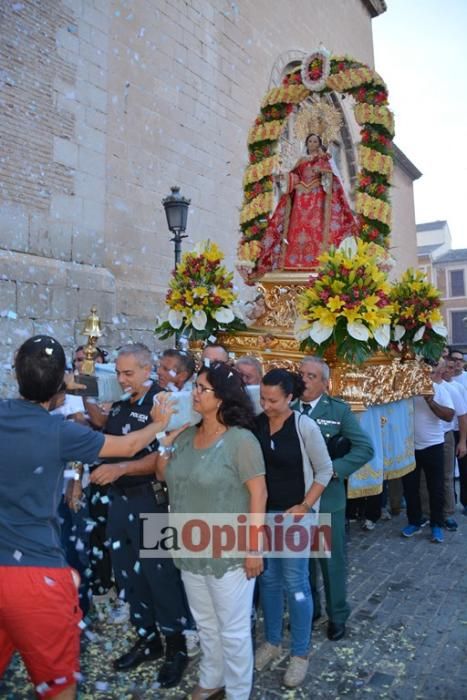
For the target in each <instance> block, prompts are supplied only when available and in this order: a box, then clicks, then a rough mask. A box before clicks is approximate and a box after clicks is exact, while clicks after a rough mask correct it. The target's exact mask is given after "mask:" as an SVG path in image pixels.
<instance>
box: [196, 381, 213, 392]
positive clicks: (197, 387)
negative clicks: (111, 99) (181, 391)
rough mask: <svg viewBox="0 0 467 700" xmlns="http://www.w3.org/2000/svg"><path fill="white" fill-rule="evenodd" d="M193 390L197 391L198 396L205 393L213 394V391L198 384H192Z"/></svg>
mask: <svg viewBox="0 0 467 700" xmlns="http://www.w3.org/2000/svg"><path fill="white" fill-rule="evenodd" d="M193 390H194V391H197V392H198V393H199V394H204V393H205V392H211V393H212V394H214V393H215V392H214V389H210V388H209V387H208V386H203V385H202V384H198V382H194V383H193Z"/></svg>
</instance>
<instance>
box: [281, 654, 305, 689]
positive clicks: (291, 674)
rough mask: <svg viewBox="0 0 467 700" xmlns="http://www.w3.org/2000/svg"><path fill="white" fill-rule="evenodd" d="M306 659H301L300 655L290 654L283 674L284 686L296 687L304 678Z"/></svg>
mask: <svg viewBox="0 0 467 700" xmlns="http://www.w3.org/2000/svg"><path fill="white" fill-rule="evenodd" d="M308 664H309V660H308V659H302V658H301V657H300V656H291V657H290V661H289V665H288V666H287V671H286V672H285V675H284V685H285V687H286V688H296V687H297V686H298V685H301V684H302V683H303V681H304V680H305V676H306V674H307V671H308Z"/></svg>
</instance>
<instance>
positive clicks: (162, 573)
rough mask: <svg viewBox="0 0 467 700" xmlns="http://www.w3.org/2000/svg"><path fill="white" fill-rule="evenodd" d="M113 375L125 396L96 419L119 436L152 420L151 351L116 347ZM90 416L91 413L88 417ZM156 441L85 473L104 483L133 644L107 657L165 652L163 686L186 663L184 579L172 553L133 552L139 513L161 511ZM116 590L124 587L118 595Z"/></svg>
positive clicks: (128, 660)
mask: <svg viewBox="0 0 467 700" xmlns="http://www.w3.org/2000/svg"><path fill="white" fill-rule="evenodd" d="M116 370H117V378H118V381H119V383H120V385H121V387H122V389H123V391H124V392H125V394H127V395H128V398H126V397H125V398H124V399H123V400H120V401H117V402H115V403H114V404H113V405H112V408H111V409H110V413H109V415H108V417H106V419H105V422H104V418H103V417H102V418H101V423H103V428H104V433H105V434H107V435H126V434H127V433H129V432H132V431H134V430H140V429H141V428H143V427H144V426H145V425H146V424H147V423H148V421H150V420H151V417H150V410H151V407H152V406H153V400H154V395H155V394H156V393H157V392H158V391H160V387H159V386H158V385H157V384H154V383H152V382H151V380H150V379H149V376H150V374H151V370H152V357H151V353H150V351H149V349H148V348H147V347H146V346H145V345H142V344H140V343H135V344H131V345H126V346H124V347H123V348H121V350H120V352H119V355H118V358H117V362H116ZM92 419H93V422H95V421H96V417H95V416H93V417H92ZM157 448H158V443H157V441H155V442H154V443H152V445H150V446H149V448H147V449H146V450H143V451H142V452H139V453H138V454H137V455H136V456H135V457H134V458H133V459H132V460H128V459H125V460H124V461H123V460H119V459H114V460H108V461H107V462H106V463H105V464H101V465H100V466H99V467H98V468H97V469H95V470H94V471H93V473H92V476H91V479H92V481H93V482H94V483H95V484H100V485H104V484H111V486H110V489H109V492H108V495H109V500H110V506H109V514H108V522H107V537H108V539H109V542H110V543H109V547H110V553H111V558H112V565H113V569H114V574H115V578H116V582H117V585H118V588H119V589H120V591H121V595H123V596H124V598H125V600H126V601H127V602H128V603H129V606H130V618H131V621H132V623H133V624H134V626H135V628H136V630H137V632H138V638H137V640H136V642H135V644H134V645H133V647H132V648H131V649H130V650H129V651H128V652H127V653H126V654H123V656H121V657H120V658H118V659H116V660H115V661H114V668H115V669H116V670H128V669H131V668H134V667H136V666H138V665H139V664H140V663H142V662H144V661H152V660H154V659H158V658H160V657H161V656H163V655H164V646H163V643H162V639H161V636H160V632H162V633H163V635H164V637H165V661H164V664H163V665H162V667H161V669H160V671H159V675H158V679H157V680H158V682H159V683H160V684H161V687H164V688H170V687H172V686H175V685H177V684H178V683H179V681H180V679H181V677H182V675H183V671H184V670H185V668H186V666H187V664H188V657H187V650H186V640H185V636H184V634H183V632H184V630H185V629H186V627H187V624H189V620H190V619H191V616H190V612H189V608H188V605H187V602H186V598H185V592H184V588H183V584H182V582H181V579H180V575H179V572H178V570H177V569H176V567H175V565H174V563H173V561H172V559H171V558H159V559H154V558H141V559H140V558H139V550H140V546H141V545H140V517H139V516H140V513H166V512H167V511H168V499H167V493H166V489H165V485H164V484H163V483H162V482H158V481H156V479H155V476H154V469H155V456H156V454H157ZM122 592H123V593H122Z"/></svg>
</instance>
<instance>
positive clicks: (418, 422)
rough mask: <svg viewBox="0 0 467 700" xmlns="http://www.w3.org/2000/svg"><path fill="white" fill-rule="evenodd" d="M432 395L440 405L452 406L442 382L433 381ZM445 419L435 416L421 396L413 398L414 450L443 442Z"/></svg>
mask: <svg viewBox="0 0 467 700" xmlns="http://www.w3.org/2000/svg"><path fill="white" fill-rule="evenodd" d="M433 390H434V393H435V395H434V397H433V400H434V401H436V403H438V404H439V405H440V406H445V407H446V408H452V409H453V408H454V406H453V403H452V400H451V396H450V394H449V392H448V390H447V389H445V388H444V387H443V386H442V384H435V383H433ZM444 424H446V425H447V423H446V421H443V420H441V418H438V417H437V416H435V414H434V413H433V411H432V410H431V408H430V407H429V406H428V404H427V402H426V401H425V399H424V398H423V396H415V398H414V444H415V449H416V450H424V449H426V448H427V447H432V446H433V445H439V444H441V443H444V429H445V425H444Z"/></svg>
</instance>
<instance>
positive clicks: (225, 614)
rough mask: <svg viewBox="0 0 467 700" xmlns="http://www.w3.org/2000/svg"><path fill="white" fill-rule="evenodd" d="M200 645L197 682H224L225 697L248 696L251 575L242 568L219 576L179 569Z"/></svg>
mask: <svg viewBox="0 0 467 700" xmlns="http://www.w3.org/2000/svg"><path fill="white" fill-rule="evenodd" d="M182 579H183V583H184V585H185V590H186V594H187V597H188V603H189V605H190V608H191V612H192V613H193V617H194V619H195V622H196V626H197V628H198V633H199V639H200V645H201V662H200V676H199V684H200V686H201V687H202V688H219V687H222V686H225V693H226V698H227V700H248V698H249V697H250V693H251V686H252V682H253V645H252V641H251V607H252V604H253V589H254V586H255V579H250V580H248V579H247V577H246V575H245V572H244V570H243V568H240V569H233V570H231V571H227V573H225V574H224V576H222V578H215V577H214V576H210V575H207V576H203V575H200V574H193V573H191V572H188V571H182Z"/></svg>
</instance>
